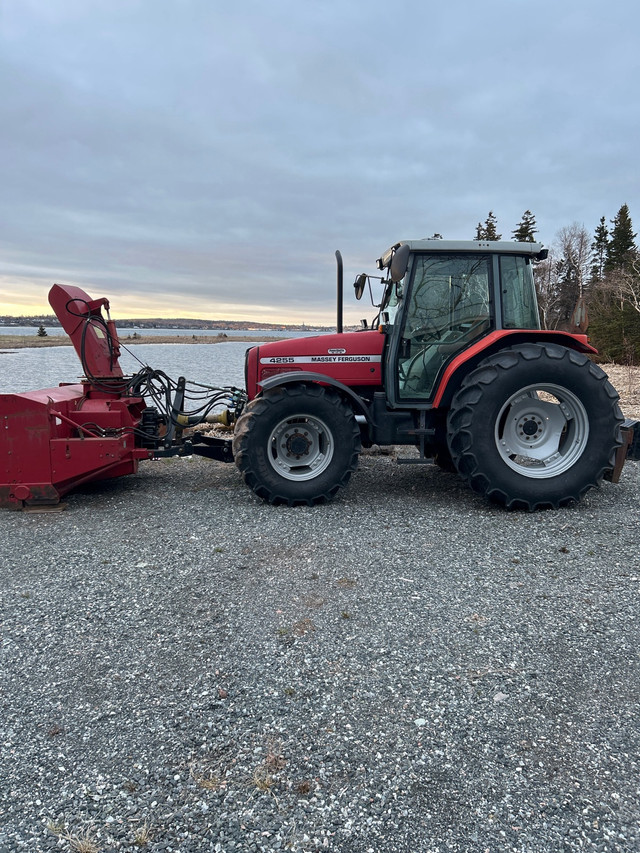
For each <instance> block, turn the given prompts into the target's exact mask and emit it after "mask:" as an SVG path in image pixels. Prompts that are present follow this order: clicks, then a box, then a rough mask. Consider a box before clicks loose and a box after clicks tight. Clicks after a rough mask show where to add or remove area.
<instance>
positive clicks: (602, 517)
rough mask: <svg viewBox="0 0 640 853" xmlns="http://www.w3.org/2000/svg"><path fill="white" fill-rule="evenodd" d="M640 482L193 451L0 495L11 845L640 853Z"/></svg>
mask: <svg viewBox="0 0 640 853" xmlns="http://www.w3.org/2000/svg"><path fill="white" fill-rule="evenodd" d="M639 494H640V471H639V468H638V465H637V463H628V464H627V466H626V469H625V472H624V474H623V479H622V482H621V484H620V485H618V486H613V485H611V484H605V485H604V486H603V487H602V489H600V490H597V491H594V492H592V493H591V494H590V495H589V496H588V497H587V498H586V499H585V501H584V502H583V503H582V504H580V505H579V506H577V507H572V508H569V509H563V510H561V511H558V512H539V513H534V514H524V513H507V512H505V511H503V510H501V509H499V508H497V507H494V506H491V505H488V504H486V503H484V502H483V501H482V500H481V499H480V498H478V497H477V496H475V495H473V494H472V493H471V492H470V491H468V490H467V489H466V488H464V487H463V486H462V485H461V484H460V483H459V481H458V480H457V479H456V477H455V476H453V475H449V474H445V473H443V472H441V471H439V470H438V469H435V468H430V467H429V468H424V467H421V466H397V465H396V464H395V463H394V460H393V459H392V458H390V457H388V456H375V455H368V456H364V457H363V459H362V462H361V467H360V469H359V471H358V472H357V474H356V475H355V476H354V478H353V480H352V482H351V485H350V486H349V488H348V489H347V490H345V492H344V493H343V494H342V496H341V497H339V498H338V499H337V500H336V501H335V502H334V503H333V504H330V505H327V506H320V507H316V508H312V509H311V508H306V507H300V508H295V509H288V508H282V507H272V506H265V505H263V504H262V503H260V502H259V501H258V500H257V498H255V496H254V495H253V494H252V493H251V492H250V491H249V490H248V489H246V488H245V486H244V485H243V484H242V483H241V480H240V477H239V474H238V472H237V471H236V469H235V468H234V467H233V466H225V465H222V464H219V463H214V462H207V461H205V460H200V459H192V460H179V459H174V460H170V461H158V462H154V463H146V464H145V465H144V466H142V467H141V471H140V473H139V474H138V475H137V476H135V477H129V478H123V479H121V480H118V481H113V482H110V483H103V484H95V485H93V486H91V487H86V488H84V489H82V490H80V491H78V492H76V493H74V494H73V495H71V496H69V497H68V500H67V503H68V506H67V509H66V511H64V512H61V513H57V514H24V513H11V512H4V513H3V514H2V515H1V524H2V529H3V534H4V535H3V537H2V542H1V543H0V553H1V554H2V566H3V569H4V571H3V572H2V584H1V588H2V620H3V621H2V649H3V659H2V670H1V674H0V680H1V686H2V694H1V698H0V701H1V703H2V714H1V723H0V726H1V729H2V732H1V743H2V758H1V766H0V774H1V776H2V780H3V784H2V786H1V787H2V790H1V792H0V853H9V851H11V853H13V851H23V850H26V851H29V853H40V851H50V850H63V851H80V853H95V852H96V851H100V853H112V851H139V850H147V851H158V853H159V851H180V853H192V852H193V853H195V851H224V853H227V851H274V850H293V851H316V850H330V851H340V853H367V851H374V853H378V851H384V853H393V851H403V853H404V851H406V853H409V851H411V853H436V851H474V853H475V851H490V853H494V851H527V853H538V852H539V853H542V851H549V853H558V851H585V850H586V851H637V850H638V849H640V823H639V821H640V707H639V705H640V666H639V658H638V649H639V648H640V627H639V618H638V587H639V584H640V555H639V552H638V539H639V537H638V497H639Z"/></svg>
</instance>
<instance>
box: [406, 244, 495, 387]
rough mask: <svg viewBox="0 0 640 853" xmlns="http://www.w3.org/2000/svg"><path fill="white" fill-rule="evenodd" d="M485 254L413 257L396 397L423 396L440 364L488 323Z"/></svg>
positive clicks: (488, 284)
mask: <svg viewBox="0 0 640 853" xmlns="http://www.w3.org/2000/svg"><path fill="white" fill-rule="evenodd" d="M490 270H491V258H490V257H488V256H487V255H470V254H464V255H440V254H438V255H417V256H416V259H415V272H414V276H413V285H412V288H411V293H410V297H409V304H408V305H407V307H406V313H405V317H404V321H403V329H402V335H401V340H400V350H399V358H398V395H399V397H400V398H401V399H415V398H424V399H428V398H429V397H430V396H431V395H432V393H433V390H434V387H435V382H436V379H437V377H438V374H439V373H440V371H441V369H442V367H443V366H444V365H445V364H446V362H448V361H449V360H450V359H451V358H453V357H454V356H455V355H456V354H457V353H458V352H460V351H461V350H463V349H465V348H466V347H468V346H469V343H470V342H471V341H473V340H475V339H476V338H478V337H480V335H482V334H485V333H486V332H487V330H488V329H489V327H490V316H491V314H490V302H489V294H490Z"/></svg>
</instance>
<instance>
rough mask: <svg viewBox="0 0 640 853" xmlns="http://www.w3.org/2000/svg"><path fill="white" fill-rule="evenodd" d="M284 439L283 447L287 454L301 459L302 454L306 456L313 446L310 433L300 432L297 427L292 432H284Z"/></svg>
mask: <svg viewBox="0 0 640 853" xmlns="http://www.w3.org/2000/svg"><path fill="white" fill-rule="evenodd" d="M284 439H285V440H284V442H283V445H282V449H283V450H284V452H285V453H286V454H287V456H295V458H296V459H300V457H301V456H306V455H307V454H308V453H309V450H310V449H311V446H312V441H311V440H310V439H309V433H308V432H299V431H298V430H297V429H296V430H294V431H293V432H292V433H290V432H286V433H285V434H284Z"/></svg>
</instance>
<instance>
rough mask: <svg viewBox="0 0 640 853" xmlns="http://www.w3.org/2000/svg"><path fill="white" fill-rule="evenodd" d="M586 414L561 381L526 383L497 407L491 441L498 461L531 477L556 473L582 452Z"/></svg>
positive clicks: (585, 432)
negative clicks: (493, 433) (497, 411)
mask: <svg viewBox="0 0 640 853" xmlns="http://www.w3.org/2000/svg"><path fill="white" fill-rule="evenodd" d="M588 439H589V417H588V415H587V412H586V409H585V407H584V406H583V404H582V402H581V401H580V400H579V399H578V397H576V395H575V394H574V393H573V392H571V391H569V390H567V389H566V388H563V387H562V386H560V385H552V384H547V385H529V386H527V387H526V388H522V389H521V390H520V391H518V392H517V393H516V394H513V396H511V397H510V398H509V399H508V400H507V402H506V403H505V404H504V406H503V407H502V409H501V410H500V414H499V416H498V418H497V421H496V427H495V441H496V447H497V448H498V452H499V454H500V456H501V457H502V459H503V461H504V462H505V463H506V464H507V465H508V466H509V467H510V468H512V469H513V470H514V471H517V472H518V474H522V475H523V476H524V477H531V478H534V479H545V478H547V477H557V476H558V475H559V474H563V473H564V472H565V471H567V470H568V469H569V468H571V466H572V465H574V464H575V462H576V461H577V460H578V459H579V458H580V457H581V456H582V454H583V452H584V450H585V447H586V446H587V441H588Z"/></svg>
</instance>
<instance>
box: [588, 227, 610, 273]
mask: <svg viewBox="0 0 640 853" xmlns="http://www.w3.org/2000/svg"><path fill="white" fill-rule="evenodd" d="M608 256H609V229H608V228H607V225H606V219H605V218H604V216H601V217H600V222H599V224H598V227H597V228H596V230H595V234H594V235H593V242H592V243H591V281H592V282H596V281H602V279H603V278H604V272H605V269H606V264H607V258H608Z"/></svg>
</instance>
